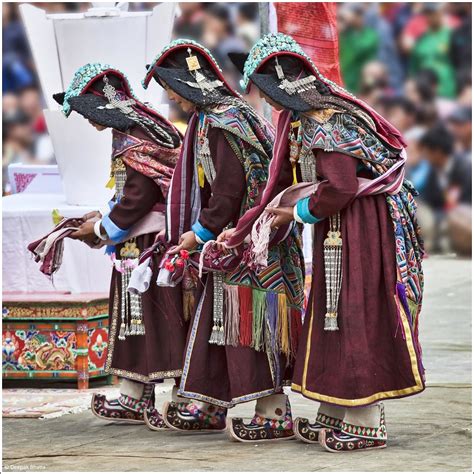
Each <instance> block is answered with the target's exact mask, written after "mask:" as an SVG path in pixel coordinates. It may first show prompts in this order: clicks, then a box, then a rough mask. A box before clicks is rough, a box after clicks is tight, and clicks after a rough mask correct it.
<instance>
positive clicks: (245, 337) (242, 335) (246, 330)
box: [239, 286, 252, 346]
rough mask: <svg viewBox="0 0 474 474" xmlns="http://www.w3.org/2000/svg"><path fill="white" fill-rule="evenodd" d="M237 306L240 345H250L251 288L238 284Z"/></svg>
mask: <svg viewBox="0 0 474 474" xmlns="http://www.w3.org/2000/svg"><path fill="white" fill-rule="evenodd" d="M239 307H240V327H239V341H240V344H241V345H242V346H250V345H251V344H252V288H249V287H247V286H239Z"/></svg>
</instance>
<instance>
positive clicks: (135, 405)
mask: <svg viewBox="0 0 474 474" xmlns="http://www.w3.org/2000/svg"><path fill="white" fill-rule="evenodd" d="M154 404H155V387H154V385H153V384H146V385H145V387H144V388H143V394H142V396H141V397H140V398H139V399H136V398H133V397H130V396H128V395H124V394H121V395H120V396H119V397H118V398H114V399H112V400H107V398H106V397H105V395H100V394H98V393H94V394H93V395H92V400H91V410H92V413H93V414H94V415H95V416H97V417H98V418H101V419H103V420H107V421H113V422H115V423H127V424H128V423H145V418H144V413H145V410H146V409H147V408H148V407H151V406H153V405H154Z"/></svg>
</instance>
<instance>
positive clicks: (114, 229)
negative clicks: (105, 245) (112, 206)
mask: <svg viewBox="0 0 474 474" xmlns="http://www.w3.org/2000/svg"><path fill="white" fill-rule="evenodd" d="M102 227H103V228H104V229H105V232H107V236H108V238H109V239H110V240H111V241H112V242H114V243H117V244H118V243H119V242H122V241H123V240H124V239H125V237H127V234H128V233H129V229H121V228H120V227H118V226H116V225H115V224H114V223H113V222H112V219H111V218H110V217H109V215H108V214H107V215H106V216H105V217H103V218H102Z"/></svg>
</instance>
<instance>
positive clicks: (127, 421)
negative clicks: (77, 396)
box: [91, 393, 145, 425]
mask: <svg viewBox="0 0 474 474" xmlns="http://www.w3.org/2000/svg"><path fill="white" fill-rule="evenodd" d="M95 397H96V394H95V393H94V394H93V395H92V399H91V411H92V414H93V415H94V416H96V417H97V418H99V419H101V420H104V421H111V422H113V423H120V424H122V425H140V424H144V423H145V420H144V419H143V420H134V419H133V418H118V417H117V418H116V417H113V416H105V415H102V414H100V413H98V412H97V411H96V409H95V407H94V400H95Z"/></svg>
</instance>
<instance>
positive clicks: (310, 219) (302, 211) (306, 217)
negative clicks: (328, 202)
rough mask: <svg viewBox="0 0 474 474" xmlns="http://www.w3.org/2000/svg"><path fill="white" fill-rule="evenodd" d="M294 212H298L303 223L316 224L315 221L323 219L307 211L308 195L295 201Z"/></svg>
mask: <svg viewBox="0 0 474 474" xmlns="http://www.w3.org/2000/svg"><path fill="white" fill-rule="evenodd" d="M296 212H297V213H298V216H299V218H300V219H301V220H302V221H303V222H304V223H305V224H316V223H317V222H320V221H322V220H323V219H318V218H317V217H315V216H313V214H311V212H309V197H306V198H303V199H300V200H299V201H298V202H297V203H296Z"/></svg>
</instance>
